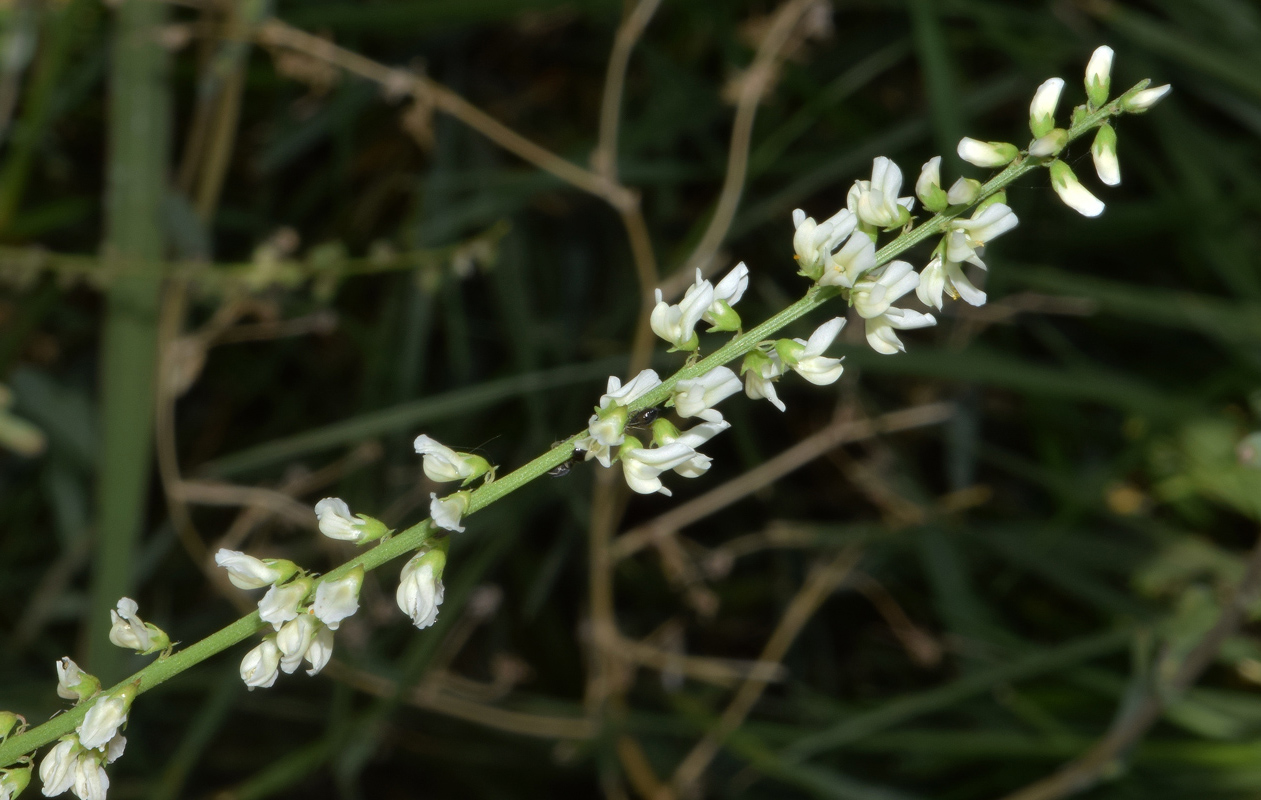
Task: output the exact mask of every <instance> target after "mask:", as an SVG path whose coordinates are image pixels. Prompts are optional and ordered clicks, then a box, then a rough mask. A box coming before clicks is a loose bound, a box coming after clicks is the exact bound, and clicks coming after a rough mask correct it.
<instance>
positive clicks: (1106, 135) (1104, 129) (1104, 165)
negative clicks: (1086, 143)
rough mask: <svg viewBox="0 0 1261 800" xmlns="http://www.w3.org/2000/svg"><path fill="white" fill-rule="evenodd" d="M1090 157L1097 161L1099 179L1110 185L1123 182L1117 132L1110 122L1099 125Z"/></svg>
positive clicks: (1096, 168) (1096, 169)
mask: <svg viewBox="0 0 1261 800" xmlns="http://www.w3.org/2000/svg"><path fill="white" fill-rule="evenodd" d="M1090 157H1091V159H1092V160H1093V161H1094V162H1095V172H1096V173H1097V174H1098V175H1099V180H1101V181H1103V182H1104V183H1106V184H1108V185H1109V186H1116V185H1118V184H1120V183H1121V163H1120V162H1119V161H1117V132H1116V131H1115V130H1113V129H1112V126H1111V125H1109V124H1108V123H1106V122H1105V123H1103V124H1102V125H1100V126H1099V132H1098V133H1096V134H1095V141H1094V144H1092V145H1091V146H1090Z"/></svg>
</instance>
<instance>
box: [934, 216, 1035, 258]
mask: <svg viewBox="0 0 1261 800" xmlns="http://www.w3.org/2000/svg"><path fill="white" fill-rule="evenodd" d="M1019 222H1020V220H1019V219H1017V218H1016V215H1015V213H1013V212H1012V210H1011V208H1009V207H1008V206H1007V205H1005V204H1003V203H993V204H991V205H988V206H986V207H985V208H984V209H982V210H981V211H980V212H979V213H976V214H973V215H972V218H971V219H954V220H951V222H950V233H949V234H948V235H947V237H946V258H947V259H949V260H950V261H955V262H961V261H967V262H970V263H972V264H976V265H977V266H978V267H984V266H985V262H984V261H982V260H981V253H983V252H984V251H985V245H986V244H987V243H989V242H990V241H991V240H993V239H996V238H998V237H999V236H1002V235H1003V234H1004V233H1006V232H1007V231H1009V230H1011V229H1012V228H1014V227H1016V225H1017V224H1019Z"/></svg>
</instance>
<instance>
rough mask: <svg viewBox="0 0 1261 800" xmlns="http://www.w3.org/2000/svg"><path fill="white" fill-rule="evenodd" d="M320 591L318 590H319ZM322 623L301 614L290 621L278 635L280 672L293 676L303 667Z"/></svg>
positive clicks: (277, 645)
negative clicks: (304, 658)
mask: <svg viewBox="0 0 1261 800" xmlns="http://www.w3.org/2000/svg"><path fill="white" fill-rule="evenodd" d="M317 591H318V590H317ZM318 627H320V623H319V622H318V621H316V619H315V618H314V617H313V616H311V615H310V614H299V615H298V616H296V617H294V618H293V619H291V620H289V621H288V622H286V623H285V624H284V626H283V627H282V628H281V629H280V632H279V633H277V634H276V647H277V648H278V649H279V650H280V671H281V672H283V673H285V674H286V675H292V674H293V673H294V670H296V669H297V668H298V667H300V666H301V665H302V658H303V656H305V655H306V651H307V649H308V648H309V647H310V646H311V642H312V641H314V639H315V630H316V628H318Z"/></svg>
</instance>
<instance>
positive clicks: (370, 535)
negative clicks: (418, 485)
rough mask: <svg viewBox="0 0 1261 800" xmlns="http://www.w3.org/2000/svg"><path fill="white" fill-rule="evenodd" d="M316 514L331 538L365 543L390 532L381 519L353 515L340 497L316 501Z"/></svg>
mask: <svg viewBox="0 0 1261 800" xmlns="http://www.w3.org/2000/svg"><path fill="white" fill-rule="evenodd" d="M420 438H421V439H424V438H426V437H424V436H422V437H420ZM417 441H419V440H417ZM426 474H427V473H426ZM315 516H316V517H317V518H318V519H319V521H320V533H322V534H324V535H325V536H327V537H328V538H330V539H339V540H341V541H344V542H354V543H355V544H365V543H367V542H371V541H373V540H374V539H380V538H381V537H382V536H384V535H385V534H387V533H389V529H388V528H386V527H385V524H384V523H382V522H381V521H380V520H376V519H373V518H372V517H368V516H364V515H363V514H355V515H352V514H351V513H350V506H348V505H346V501H344V500H342V499H341V498H338V497H325V498H324V499H323V500H321V501H320V502H318V503H316V504H315Z"/></svg>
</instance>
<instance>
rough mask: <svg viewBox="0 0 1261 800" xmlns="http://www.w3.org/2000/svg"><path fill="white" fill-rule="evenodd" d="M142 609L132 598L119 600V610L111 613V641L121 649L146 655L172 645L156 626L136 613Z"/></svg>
mask: <svg viewBox="0 0 1261 800" xmlns="http://www.w3.org/2000/svg"><path fill="white" fill-rule="evenodd" d="M139 610H140V607H139V606H137V605H136V601H135V600H132V599H131V598H130V597H122V598H119V600H118V608H117V609H116V610H114V609H112V610H110V612H109V616H110V620H111V622H112V625H111V627H110V630H109V640H110V641H111V642H113V643H114V644H116V645H118V646H119V647H122V648H126V649H128V650H135V651H136V652H137V653H140V654H141V655H144V654H146V653H152V652H155V651H157V650H161V649H163V648H164V647H167V646H168V645H170V643H171V640H170V638H169V637H168V636H167V635H166V634H165V633H163V632H162V630H161V629H160V628H158V627H157V626H156V625H152V624H150V623H147V622H145V621H144V620H142V619H141V618H140V616H139V615H138V614H137V613H136V612H137V611H139Z"/></svg>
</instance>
